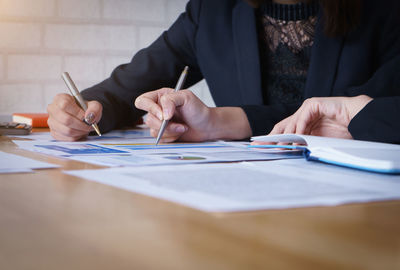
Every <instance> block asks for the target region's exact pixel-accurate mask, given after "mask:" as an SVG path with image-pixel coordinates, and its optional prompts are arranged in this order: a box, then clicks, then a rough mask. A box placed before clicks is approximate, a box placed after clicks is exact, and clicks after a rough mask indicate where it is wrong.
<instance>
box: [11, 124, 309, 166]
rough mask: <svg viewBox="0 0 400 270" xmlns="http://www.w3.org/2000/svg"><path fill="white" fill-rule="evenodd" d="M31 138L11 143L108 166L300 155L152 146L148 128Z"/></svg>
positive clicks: (242, 145)
mask: <svg viewBox="0 0 400 270" xmlns="http://www.w3.org/2000/svg"><path fill="white" fill-rule="evenodd" d="M29 136H31V135H29ZM29 136H26V138H28V137H29ZM24 138H25V137H24ZM31 138H35V139H34V140H30V141H21V140H14V141H13V142H14V143H15V144H17V145H18V146H19V147H20V148H22V149H25V150H28V151H34V152H39V153H42V154H46V155H52V156H56V157H61V158H66V159H72V160H77V161H81V162H86V163H92V164H96V165H103V166H110V167H120V166H146V165H174V164H175V165H181V164H193V163H213V162H235V161H255V160H273V159H281V158H300V154H301V152H300V151H287V150H281V149H249V148H248V147H247V145H248V144H249V143H246V142H229V143H228V142H222V141H219V142H204V143H168V144H159V145H158V146H155V145H154V142H155V139H154V138H153V137H150V134H149V130H148V129H138V130H126V131H123V130H120V131H113V132H110V133H107V134H104V135H103V136H101V137H99V136H91V137H89V138H88V140H87V141H81V142H59V141H55V140H53V139H52V138H51V137H50V135H49V134H47V135H46V134H41V135H38V136H37V137H31Z"/></svg>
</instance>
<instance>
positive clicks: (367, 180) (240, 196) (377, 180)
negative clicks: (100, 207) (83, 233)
mask: <svg viewBox="0 0 400 270" xmlns="http://www.w3.org/2000/svg"><path fill="white" fill-rule="evenodd" d="M65 173H66V174H70V175H74V176H77V177H81V178H84V179H87V180H91V181H95V182H98V183H102V184H106V185H110V186H113V187H116V188H120V189H124V190H128V191H133V192H137V193H141V194H145V195H149V196H153V197H156V198H160V199H164V200H168V201H172V202H176V203H179V204H183V205H185V206H188V207H192V208H196V209H199V210H203V211H208V212H235V211H254V210H265V209H282V208H297V207H310V206H328V205H338V204H343V203H351V202H369V201H381V200H392V199H400V176H399V175H380V174H374V173H368V172H363V171H356V170H351V169H347V168H341V167H336V166H330V165H325V164H320V163H310V162H307V161H305V160H303V159H291V160H290V159H289V160H278V161H268V162H252V163H250V162H243V163H232V164H202V165H183V166H179V167H174V169H171V166H156V167H135V168H132V167H125V168H109V169H102V170H80V171H66V172H65Z"/></svg>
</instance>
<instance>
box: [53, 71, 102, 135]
mask: <svg viewBox="0 0 400 270" xmlns="http://www.w3.org/2000/svg"><path fill="white" fill-rule="evenodd" d="M61 77H62V78H63V80H64V82H65V84H66V85H67V87H68V90H69V92H70V93H71V95H72V96H73V97H74V98H75V101H76V103H77V104H78V105H79V106H80V107H81V108H82V109H83V110H84V111H85V112H86V111H87V109H88V108H87V106H86V102H85V100H84V99H83V97H82V95H81V93H79V91H78V88H76V85H75V83H74V82H73V81H72V79H71V77H70V76H69V74H68V72H63V74H62V75H61ZM92 127H93V128H94V130H95V131H96V133H97V135H99V136H101V133H100V130H99V127H98V126H97V124H96V123H93V124H92Z"/></svg>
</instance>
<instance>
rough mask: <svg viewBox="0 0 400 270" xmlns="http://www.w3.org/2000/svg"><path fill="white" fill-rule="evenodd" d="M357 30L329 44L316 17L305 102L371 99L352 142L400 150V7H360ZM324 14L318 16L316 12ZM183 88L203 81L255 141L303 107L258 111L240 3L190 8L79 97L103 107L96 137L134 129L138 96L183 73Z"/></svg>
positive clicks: (367, 0) (388, 0) (253, 55)
mask: <svg viewBox="0 0 400 270" xmlns="http://www.w3.org/2000/svg"><path fill="white" fill-rule="evenodd" d="M363 3H364V6H363V12H362V14H363V16H362V22H361V25H360V26H359V27H358V29H356V30H355V31H353V32H352V33H350V34H348V35H346V36H343V37H336V38H330V37H327V36H326V35H324V33H323V22H322V19H321V17H322V15H321V14H319V16H318V23H317V29H316V36H315V40H314V45H313V48H312V56H311V60H310V66H309V71H308V76H307V81H306V86H305V98H309V97H316V96H320V97H322V96H356V95H360V94H366V95H369V96H371V97H373V98H374V100H373V101H372V102H371V103H369V104H368V105H367V106H366V107H365V108H364V109H363V110H362V111H361V112H360V113H359V114H358V115H357V116H356V117H355V118H354V119H353V120H352V121H351V123H350V126H349V130H350V132H351V134H352V135H353V137H354V138H355V139H365V140H376V141H386V142H395V143H400V119H399V116H400V80H399V78H400V19H399V18H400V16H399V14H400V5H399V1H398V0H382V1H373V0H364V1H363ZM320 13H321V12H320ZM185 65H188V66H189V67H190V72H189V76H188V78H187V81H186V85H185V87H188V86H190V85H193V84H194V83H196V82H198V81H200V80H201V79H203V78H205V79H206V81H207V84H208V86H209V88H210V91H211V94H212V97H213V98H214V101H215V103H216V105H217V106H240V107H242V108H243V109H244V111H245V112H246V114H247V117H248V119H249V122H250V125H251V128H252V130H253V135H259V134H265V133H268V132H269V131H270V130H271V129H272V127H273V126H274V125H275V124H276V123H277V122H278V121H280V120H282V119H283V118H285V117H287V116H289V115H290V114H292V113H294V112H295V111H296V109H298V107H299V106H300V105H301V104H291V105H275V106H268V105H263V104H262V103H263V99H262V90H261V77H260V76H261V72H260V62H259V48H258V39H257V29H256V19H255V12H254V9H253V8H251V7H250V6H249V5H248V4H247V3H246V2H244V1H243V0H218V1H215V0H191V1H189V3H188V4H187V7H186V12H184V13H183V14H181V15H180V16H179V18H178V19H177V20H176V22H175V23H174V24H173V25H172V26H171V27H170V28H169V29H168V31H166V32H164V33H163V34H162V35H161V36H160V37H159V38H158V39H157V40H156V41H155V42H154V43H153V44H151V45H150V46H149V47H148V48H145V49H143V50H141V51H139V52H138V53H137V54H136V55H135V56H134V57H133V59H132V61H131V62H130V63H129V64H125V65H121V66H119V67H117V68H116V69H115V70H114V71H113V73H112V74H111V76H110V78H108V79H106V80H105V81H103V82H102V83H100V84H98V85H95V86H93V87H92V88H89V89H87V90H85V91H84V92H83V95H84V97H85V98H86V99H87V100H98V101H100V102H101V103H102V105H103V108H104V110H103V117H102V119H101V121H100V123H99V125H100V128H101V130H102V131H103V132H104V131H108V130H111V129H114V128H117V127H121V126H124V125H129V124H132V123H134V122H135V121H136V120H137V119H138V118H139V117H140V116H141V115H143V112H142V111H139V110H137V109H136V108H135V107H134V100H135V99H136V97H138V96H139V95H140V94H142V93H144V92H146V91H151V90H156V89H159V88H162V87H174V85H175V83H176V81H177V78H178V76H179V74H180V73H181V71H182V69H183V67H184V66H185Z"/></svg>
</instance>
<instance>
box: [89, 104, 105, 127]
mask: <svg viewBox="0 0 400 270" xmlns="http://www.w3.org/2000/svg"><path fill="white" fill-rule="evenodd" d="M87 106H88V109H87V110H86V112H85V122H86V123H87V124H89V125H91V124H93V123H97V122H99V121H100V119H101V116H102V112H103V106H102V105H101V103H100V102H98V101H95V100H93V101H89V102H88V103H87Z"/></svg>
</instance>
